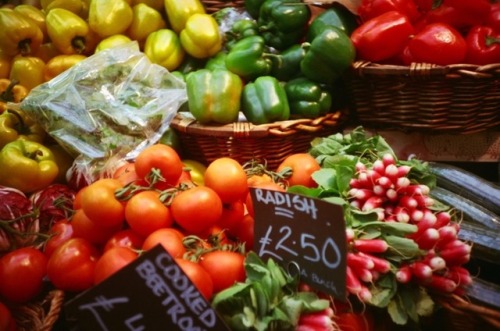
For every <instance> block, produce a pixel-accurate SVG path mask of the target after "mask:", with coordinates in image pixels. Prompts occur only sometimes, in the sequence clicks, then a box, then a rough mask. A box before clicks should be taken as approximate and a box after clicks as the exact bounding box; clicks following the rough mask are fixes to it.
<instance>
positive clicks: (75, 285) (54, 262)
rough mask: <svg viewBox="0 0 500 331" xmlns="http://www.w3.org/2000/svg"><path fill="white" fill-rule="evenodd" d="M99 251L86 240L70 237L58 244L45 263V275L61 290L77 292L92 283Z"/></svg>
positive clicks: (90, 285)
mask: <svg viewBox="0 0 500 331" xmlns="http://www.w3.org/2000/svg"><path fill="white" fill-rule="evenodd" d="M98 258H99V252H98V251H97V249H96V248H95V247H94V246H93V245H92V244H91V243H90V242H89V241H87V240H85V239H83V238H72V239H70V240H68V241H67V242H65V243H64V244H62V245H61V246H59V248H57V249H56V250H55V251H54V253H52V255H51V256H50V258H49V262H48V263H47V276H48V278H49V280H50V281H51V282H52V284H53V285H54V286H55V287H56V288H58V289H60V290H63V291H70V292H79V291H84V290H86V289H88V288H90V287H92V285H94V272H95V266H96V263H97V260H98Z"/></svg>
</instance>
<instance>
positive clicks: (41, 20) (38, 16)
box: [14, 5, 49, 42]
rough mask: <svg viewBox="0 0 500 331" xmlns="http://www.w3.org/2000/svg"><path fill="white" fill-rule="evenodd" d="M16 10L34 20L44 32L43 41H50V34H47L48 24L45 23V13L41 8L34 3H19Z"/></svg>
mask: <svg viewBox="0 0 500 331" xmlns="http://www.w3.org/2000/svg"><path fill="white" fill-rule="evenodd" d="M14 11H16V12H18V13H20V14H21V15H23V16H24V17H27V18H29V19H31V20H33V22H34V23H35V24H36V26H38V27H39V28H40V31H42V33H43V41H44V42H46V41H48V39H49V36H48V35H47V26H46V25H45V13H44V12H43V11H42V10H41V9H39V8H37V7H35V6H32V5H18V6H16V7H15V8H14Z"/></svg>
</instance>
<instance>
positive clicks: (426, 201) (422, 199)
mask: <svg viewBox="0 0 500 331" xmlns="http://www.w3.org/2000/svg"><path fill="white" fill-rule="evenodd" d="M413 198H414V199H415V200H417V203H418V205H419V206H420V207H421V208H429V207H431V206H432V205H434V199H433V198H431V197H428V196H425V195H414V196H413Z"/></svg>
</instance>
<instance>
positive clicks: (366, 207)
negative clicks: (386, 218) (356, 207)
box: [361, 196, 384, 211]
mask: <svg viewBox="0 0 500 331" xmlns="http://www.w3.org/2000/svg"><path fill="white" fill-rule="evenodd" d="M383 202H384V200H383V199H382V198H381V197H379V196H372V197H370V198H368V200H366V201H365V203H364V204H363V207H362V208H361V210H363V211H370V210H373V209H375V208H379V207H380V206H382V203H383Z"/></svg>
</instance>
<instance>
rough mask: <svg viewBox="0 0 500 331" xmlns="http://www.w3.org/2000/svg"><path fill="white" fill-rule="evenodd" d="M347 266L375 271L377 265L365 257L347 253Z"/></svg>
mask: <svg viewBox="0 0 500 331" xmlns="http://www.w3.org/2000/svg"><path fill="white" fill-rule="evenodd" d="M347 265H348V266H350V267H352V268H359V269H373V268H374V267H375V263H374V262H373V261H372V260H370V259H369V258H367V257H365V256H361V255H359V254H356V253H351V252H349V253H347Z"/></svg>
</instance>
